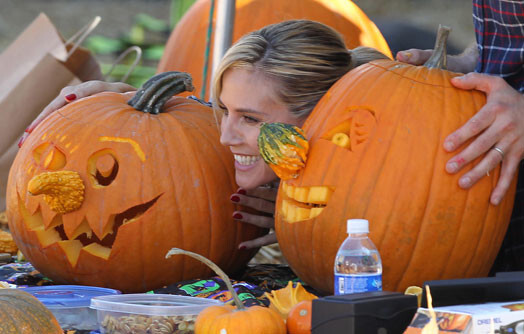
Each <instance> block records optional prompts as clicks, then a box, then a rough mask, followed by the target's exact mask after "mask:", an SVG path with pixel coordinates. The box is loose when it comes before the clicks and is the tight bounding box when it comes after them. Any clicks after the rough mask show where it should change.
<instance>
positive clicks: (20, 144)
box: [18, 137, 24, 148]
mask: <svg viewBox="0 0 524 334" xmlns="http://www.w3.org/2000/svg"><path fill="white" fill-rule="evenodd" d="M23 143H24V137H22V138H20V140H19V141H18V148H21V147H22V144H23Z"/></svg>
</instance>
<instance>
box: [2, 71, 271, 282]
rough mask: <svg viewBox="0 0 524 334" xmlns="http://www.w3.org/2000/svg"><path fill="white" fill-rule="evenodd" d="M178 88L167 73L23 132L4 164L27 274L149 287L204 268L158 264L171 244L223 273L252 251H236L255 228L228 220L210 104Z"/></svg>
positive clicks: (221, 152)
mask: <svg viewBox="0 0 524 334" xmlns="http://www.w3.org/2000/svg"><path fill="white" fill-rule="evenodd" d="M184 86H185V87H187V88H189V89H191V88H192V87H191V84H190V78H189V77H188V76H187V75H185V74H180V73H178V74H177V73H166V74H161V75H158V76H157V77H154V78H153V79H152V80H151V81H149V82H148V83H146V84H145V85H144V87H145V89H141V90H139V91H138V93H137V94H136V95H134V98H133V100H131V101H130V104H131V105H128V100H129V99H130V98H131V97H133V94H134V93H126V94H119V93H112V92H106V93H101V94H97V95H94V96H91V97H88V98H85V99H81V100H79V101H77V102H75V103H71V104H69V105H67V106H65V107H64V108H62V109H61V110H59V111H58V112H55V113H54V114H53V115H51V116H50V117H48V118H47V119H46V120H45V121H44V122H42V124H41V125H39V126H38V127H37V128H36V129H35V131H34V132H33V133H32V134H31V136H29V137H28V139H27V141H26V142H25V143H24V145H23V147H22V148H21V150H20V151H19V152H18V155H17V156H16V159H15V161H14V163H13V165H12V168H11V170H10V175H9V184H8V197H7V207H8V211H7V212H8V217H9V226H10V229H11V232H12V233H13V237H14V239H15V241H16V243H17V245H18V246H19V248H20V249H21V251H22V252H23V253H24V255H25V256H26V258H27V259H28V260H29V261H30V262H31V263H32V264H33V265H34V266H35V268H36V269H38V270H39V271H41V272H42V273H43V274H44V275H46V276H48V277H49V278H51V279H53V280H54V281H55V282H57V283H64V284H85V285H96V286H103V287H111V288H115V289H119V290H122V291H124V292H131V291H147V290H150V289H154V288H158V287H161V286H163V285H166V284H169V283H173V282H177V281H181V280H185V279H190V278H196V277H199V276H205V275H208V274H209V273H210V271H209V269H207V268H206V267H205V266H203V265H200V264H196V263H189V262H188V261H187V259H184V258H181V257H179V258H177V259H170V260H165V259H164V254H165V253H166V252H167V250H169V249H170V248H171V247H173V246H180V247H184V248H187V249H190V250H194V251H198V252H200V253H202V254H205V255H207V256H209V257H210V258H211V259H213V260H214V261H216V262H217V263H219V264H220V265H221V266H223V267H224V268H225V270H227V271H229V272H232V271H236V270H238V269H240V268H241V267H242V266H243V265H244V264H245V263H246V262H247V261H248V260H249V259H250V258H251V257H252V256H253V255H254V252H255V251H248V252H245V251H242V252H238V251H237V247H236V246H237V245H238V244H239V243H240V242H241V241H244V240H250V239H252V238H254V237H256V236H260V235H261V234H262V230H261V229H258V228H254V227H253V226H251V225H250V224H236V223H234V221H233V220H232V219H231V216H232V214H233V211H234V210H235V206H234V205H232V204H231V202H230V201H229V196H230V194H231V193H233V192H234V191H235V190H236V185H235V181H234V180H235V178H234V169H233V157H232V156H231V152H230V151H229V150H228V149H227V148H225V147H224V146H222V145H221V144H220V142H219V134H218V129H217V125H216V123H215V118H214V116H213V113H212V110H211V109H210V108H209V107H206V106H204V105H202V104H200V103H198V102H196V101H194V100H191V99H186V98H181V97H173V98H171V96H172V95H173V94H176V93H177V92H179V91H181V90H183V89H182V88H181V87H184ZM166 101H167V102H166ZM164 103H165V105H164ZM163 105H164V106H163ZM162 108H163V109H162ZM142 111H144V112H142Z"/></svg>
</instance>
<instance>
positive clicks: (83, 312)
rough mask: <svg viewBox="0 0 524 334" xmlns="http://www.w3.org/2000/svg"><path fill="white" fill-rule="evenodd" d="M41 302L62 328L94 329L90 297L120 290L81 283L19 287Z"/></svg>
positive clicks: (95, 323)
mask: <svg viewBox="0 0 524 334" xmlns="http://www.w3.org/2000/svg"><path fill="white" fill-rule="evenodd" d="M20 290H23V291H26V292H29V293H30V294H32V295H33V296H35V297H36V298H37V299H38V300H40V301H41V302H42V304H44V305H45V306H46V307H47V308H48V309H49V310H50V311H51V312H52V313H53V315H54V316H55V318H56V320H57V321H58V323H59V324H60V327H62V329H64V330H90V331H91V330H96V329H98V319H97V315H96V311H95V310H92V309H90V308H89V306H90V304H91V298H93V297H99V296H106V295H117V294H120V291H118V290H113V289H106V288H97V287H93V286H83V285H50V286H35V287H28V288H20Z"/></svg>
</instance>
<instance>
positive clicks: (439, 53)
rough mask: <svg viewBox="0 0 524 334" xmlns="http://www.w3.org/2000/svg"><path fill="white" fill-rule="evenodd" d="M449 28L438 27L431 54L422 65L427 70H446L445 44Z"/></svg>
mask: <svg viewBox="0 0 524 334" xmlns="http://www.w3.org/2000/svg"><path fill="white" fill-rule="evenodd" d="M450 31H451V28H450V27H447V26H443V25H439V26H438V32H437V40H436V41H435V47H434V49H433V54H432V55H431V57H430V58H429V59H428V61H426V63H425V64H424V66H425V67H427V68H438V69H442V70H445V69H447V50H446V43H447V40H448V36H449V32H450Z"/></svg>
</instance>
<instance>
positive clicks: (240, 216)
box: [233, 212, 242, 219]
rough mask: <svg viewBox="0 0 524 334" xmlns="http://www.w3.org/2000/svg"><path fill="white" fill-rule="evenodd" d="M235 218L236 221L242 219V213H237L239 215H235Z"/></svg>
mask: <svg viewBox="0 0 524 334" xmlns="http://www.w3.org/2000/svg"><path fill="white" fill-rule="evenodd" d="M233 218H235V219H242V215H241V214H240V213H238V212H237V213H235V214H234V215H233Z"/></svg>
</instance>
